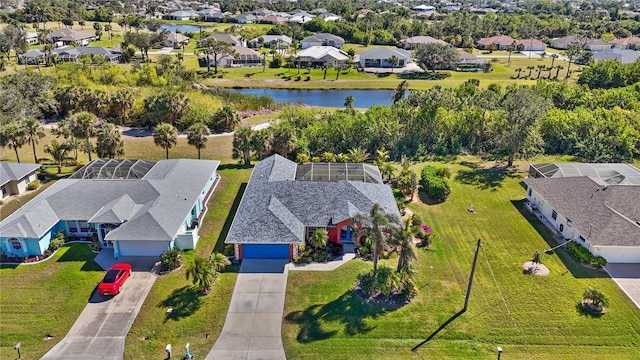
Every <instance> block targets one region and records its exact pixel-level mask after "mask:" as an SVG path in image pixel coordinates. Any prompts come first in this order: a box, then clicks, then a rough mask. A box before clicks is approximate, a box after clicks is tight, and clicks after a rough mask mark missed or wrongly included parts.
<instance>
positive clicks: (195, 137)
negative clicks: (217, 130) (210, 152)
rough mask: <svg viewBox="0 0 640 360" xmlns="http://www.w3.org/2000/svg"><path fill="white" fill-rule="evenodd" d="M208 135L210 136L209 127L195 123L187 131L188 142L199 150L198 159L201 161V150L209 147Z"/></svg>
mask: <svg viewBox="0 0 640 360" xmlns="http://www.w3.org/2000/svg"><path fill="white" fill-rule="evenodd" d="M207 135H209V127H208V126H207V125H205V124H203V123H195V124H193V125H191V126H190V127H189V128H188V129H187V142H188V143H189V145H193V146H194V147H195V148H196V150H198V159H200V150H201V149H204V148H205V147H206V146H207Z"/></svg>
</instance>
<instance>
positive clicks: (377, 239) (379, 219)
mask: <svg viewBox="0 0 640 360" xmlns="http://www.w3.org/2000/svg"><path fill="white" fill-rule="evenodd" d="M399 224H400V219H398V217H396V216H395V215H391V214H387V213H385V212H384V208H383V207H382V205H380V204H377V203H376V204H374V205H373V206H372V207H371V210H370V211H369V214H357V215H356V216H354V217H353V218H352V219H351V227H352V228H353V230H354V233H355V236H356V239H360V238H362V237H366V238H369V239H370V240H371V241H373V244H374V246H373V272H374V273H375V272H376V271H377V270H378V254H379V253H380V251H381V250H382V249H383V247H384V246H385V245H386V244H387V242H388V234H387V232H388V231H389V229H391V228H393V227H394V226H399Z"/></svg>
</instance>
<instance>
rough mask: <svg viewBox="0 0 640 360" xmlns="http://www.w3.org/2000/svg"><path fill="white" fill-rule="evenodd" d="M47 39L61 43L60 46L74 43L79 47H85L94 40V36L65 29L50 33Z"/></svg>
mask: <svg viewBox="0 0 640 360" xmlns="http://www.w3.org/2000/svg"><path fill="white" fill-rule="evenodd" d="M49 37H50V38H51V39H52V40H53V42H54V43H62V45H65V46H66V45H73V44H74V43H75V44H77V45H80V46H86V45H89V41H91V40H95V39H96V35H95V34H92V33H88V32H83V31H75V30H71V29H66V28H63V29H58V30H54V31H52V32H51V34H49Z"/></svg>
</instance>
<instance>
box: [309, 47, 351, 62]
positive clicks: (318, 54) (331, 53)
mask: <svg viewBox="0 0 640 360" xmlns="http://www.w3.org/2000/svg"><path fill="white" fill-rule="evenodd" d="M296 57H298V58H299V61H300V64H301V66H322V65H323V64H328V65H330V66H344V64H345V63H346V61H347V60H349V55H347V53H346V52H344V51H342V50H339V49H336V48H334V47H333V46H312V47H310V48H307V49H304V50H302V51H300V52H299V53H297V54H296Z"/></svg>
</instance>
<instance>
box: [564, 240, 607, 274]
mask: <svg viewBox="0 0 640 360" xmlns="http://www.w3.org/2000/svg"><path fill="white" fill-rule="evenodd" d="M567 250H568V251H569V253H570V254H571V255H573V256H574V257H575V258H576V259H577V260H578V261H580V262H581V263H584V264H589V265H591V266H593V267H595V268H602V267H605V266H607V260H606V259H605V258H603V257H602V256H593V254H591V252H589V250H588V249H587V248H585V247H583V246H581V245H580V244H578V243H576V242H575V241H571V242H570V243H568V244H567Z"/></svg>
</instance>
